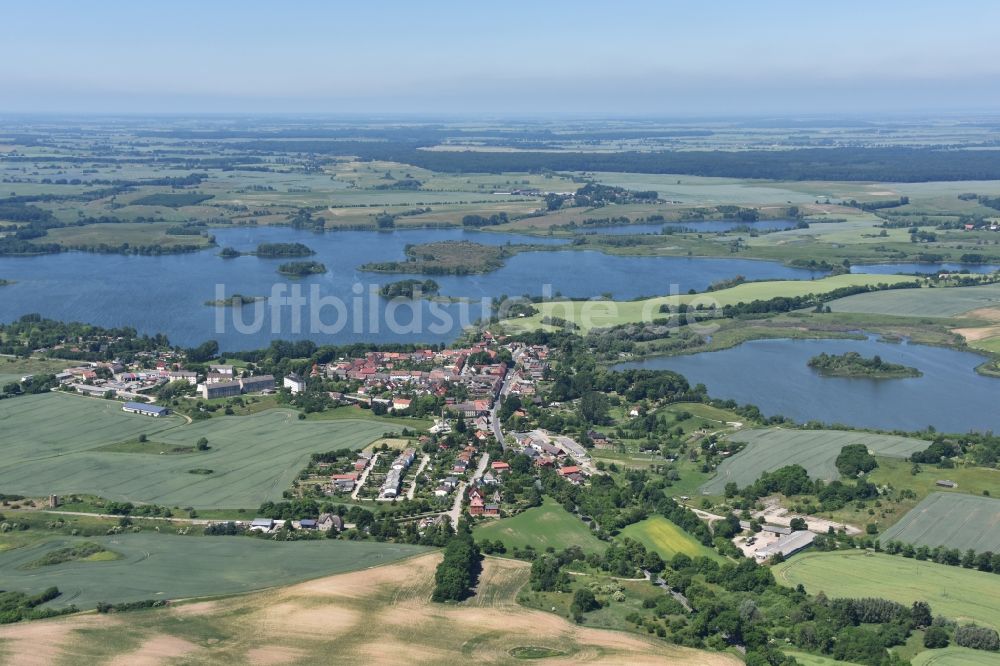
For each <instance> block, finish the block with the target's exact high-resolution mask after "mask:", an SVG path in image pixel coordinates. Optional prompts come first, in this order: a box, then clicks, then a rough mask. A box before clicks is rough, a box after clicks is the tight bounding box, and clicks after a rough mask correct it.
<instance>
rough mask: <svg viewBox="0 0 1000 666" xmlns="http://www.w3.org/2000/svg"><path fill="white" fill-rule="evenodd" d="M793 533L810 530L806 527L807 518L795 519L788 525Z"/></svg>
mask: <svg viewBox="0 0 1000 666" xmlns="http://www.w3.org/2000/svg"><path fill="white" fill-rule="evenodd" d="M788 526H789V527H790V528H791V529H792V531H793V532H801V531H802V530H805V529H808V527H807V526H806V521H805V518H799V517H795V518H792V521H791V522H790V523H789V525H788Z"/></svg>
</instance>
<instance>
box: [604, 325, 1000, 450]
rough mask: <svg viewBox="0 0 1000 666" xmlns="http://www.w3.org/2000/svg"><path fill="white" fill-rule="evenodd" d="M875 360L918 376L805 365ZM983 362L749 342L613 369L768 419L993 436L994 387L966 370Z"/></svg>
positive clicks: (997, 417)
mask: <svg viewBox="0 0 1000 666" xmlns="http://www.w3.org/2000/svg"><path fill="white" fill-rule="evenodd" d="M848 351H856V352H858V353H860V354H862V355H864V356H867V357H871V356H874V355H875V354H878V355H879V356H881V357H882V359H883V360H885V361H888V362H890V363H902V364H904V365H908V366H911V367H915V368H917V369H919V370H920V371H921V372H923V373H924V374H923V376H922V377H912V378H906V379H883V380H874V379H848V378H840V377H823V376H822V375H820V374H819V373H817V372H815V371H814V370H812V369H811V368H809V367H808V366H807V365H806V364H807V363H808V361H809V359H810V358H812V357H813V356H815V355H817V354H819V353H820V352H826V353H828V354H843V353H845V352H848ZM983 360H984V359H983V357H981V356H979V355H977V354H972V353H969V352H960V351H954V350H951V349H942V348H939V347H929V346H926V345H915V344H907V343H905V342H904V343H900V344H892V343H886V342H878V341H876V340H875V339H874V338H872V339H868V340H755V341H752V342H747V343H744V344H742V345H739V346H738V347H733V348H732V349H726V350H723V351H717V352H705V353H701V354H692V355H688V356H674V357H658V358H653V359H647V360H645V361H641V362H635V363H623V364H620V365H618V366H616V368H625V367H630V368H649V369H656V370H673V371H675V372H679V373H680V374H682V375H684V376H685V377H686V378H687V380H688V381H689V382H691V383H692V384H704V385H705V386H706V387H707V388H708V392H709V394H710V395H711V396H713V397H715V398H723V399H732V400H736V401H737V402H739V403H741V404H742V403H752V404H754V405H757V406H758V407H759V408H760V409H761V411H763V412H764V413H765V414H767V415H768V416H772V415H775V414H781V415H783V416H786V417H788V418H791V419H794V420H796V421H800V422H805V421H808V420H811V419H812V420H818V421H822V422H824V423H843V424H847V425H851V426H857V427H870V428H884V429H896V428H899V429H903V430H920V429H922V428H925V427H927V426H928V425H933V426H934V427H935V428H937V429H938V430H941V431H947V432H968V431H969V430H980V431H982V430H994V431H1000V410H997V408H996V401H997V396H998V395H1000V393H998V390H1000V380H998V379H993V378H990V377H984V376H982V375H978V374H976V373H975V371H974V370H973V369H974V368H975V367H976V366H977V365H979V364H980V363H982V362H983Z"/></svg>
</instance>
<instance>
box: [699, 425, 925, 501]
mask: <svg viewBox="0 0 1000 666" xmlns="http://www.w3.org/2000/svg"><path fill="white" fill-rule="evenodd" d="M731 439H732V440H734V441H737V442H746V443H747V445H746V447H745V448H744V449H743V450H742V451H740V452H739V453H738V454H736V455H735V456H733V457H732V458H728V459H727V460H724V461H723V462H722V464H721V465H719V468H718V471H717V473H716V475H715V477H713V478H712V479H711V480H709V481H708V482H706V483H705V484H704V485H702V487H701V491H702V492H703V493H705V494H707V495H719V494H722V492H723V491H724V490H725V487H726V484H727V483H729V482H731V481H732V482H735V483H736V485H737V486H739V487H740V488H743V487H744V486H748V485H750V484H751V483H753V482H754V481H756V480H757V479H759V478H760V475H761V474H763V473H764V472H772V471H774V470H776V469H780V468H781V467H784V466H786V465H802V467H804V468H805V469H806V471H807V472H809V476H810V477H812V478H814V479H823V480H826V481H832V480H833V479H838V478H840V473H839V472H838V471H837V466H836V464H835V461H836V459H837V455H838V454H839V453H840V450H841V449H842V448H844V447H845V446H847V445H848V444H864V445H865V446H867V447H868V448H869V449H870V450H872V451H874V452H875V455H879V456H886V457H890V458H906V457H908V456H909V455H910V454H911V453H914V452H915V451H922V450H924V449H926V448H927V447H928V445H929V444H930V442H925V441H923V440H920V439H913V438H910V437H897V436H895V435H877V434H872V433H866V432H849V431H843V430H789V429H784V428H764V429H758V430H747V431H745V432H738V433H735V434H734V435H732V436H731Z"/></svg>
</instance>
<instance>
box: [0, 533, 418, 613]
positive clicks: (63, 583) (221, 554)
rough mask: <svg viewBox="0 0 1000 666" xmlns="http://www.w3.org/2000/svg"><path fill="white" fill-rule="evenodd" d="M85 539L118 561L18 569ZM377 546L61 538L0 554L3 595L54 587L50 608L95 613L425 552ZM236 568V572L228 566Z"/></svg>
mask: <svg viewBox="0 0 1000 666" xmlns="http://www.w3.org/2000/svg"><path fill="white" fill-rule="evenodd" d="M83 541H90V542H94V543H97V544H99V545H101V546H104V547H105V548H106V549H108V550H111V551H114V552H116V553H120V554H121V555H122V556H123V557H121V558H120V559H117V560H110V561H90V562H88V561H82V560H78V561H72V562H65V563H63V564H56V565H52V566H45V567H38V568H23V567H24V565H26V564H29V563H31V562H33V561H35V560H38V558H39V557H41V556H42V555H44V554H45V553H48V552H51V551H54V550H56V549H58V548H65V547H67V546H72V545H74V544H78V543H81V542H83ZM426 551H427V549H426V548H422V547H420V546H409V545H405V544H390V543H378V542H361V541H358V542H353V541H331V540H329V539H323V540H316V541H290V542H276V541H269V540H266V539H254V538H250V537H196V536H177V535H167V534H154V533H152V532H143V533H138V534H120V535H115V536H101V537H86V539H83V538H74V537H58V538H54V539H49V540H46V541H44V542H41V543H38V544H35V545H31V546H25V547H23V548H15V549H13V550H9V551H6V552H3V553H0V589H4V590H17V591H20V592H27V593H29V594H37V593H39V592H41V591H42V590H44V589H45V588H47V587H49V586H51V585H55V586H56V587H58V588H59V590H60V591H61V592H62V595H61V596H60V597H58V598H57V599H55V600H54V601H52V602H51V603H50V604H49V606H51V607H55V608H59V607H65V606H69V605H70V604H75V605H76V606H78V607H79V608H81V609H86V608H93V606H94V605H95V604H96V603H97V602H98V601H108V602H123V601H140V600H143V599H183V598H189V597H204V596H214V595H225V594H237V593H241V592H249V591H250V590H259V589H263V588H266V587H274V586H278V585H285V584H288V583H293V582H297V581H301V580H306V579H308V578H315V577H318V576H325V575H329V574H334V573H340V572H343V571H351V570H354V569H363V568H366V567H371V566H376V565H379V564H385V563H387V562H392V561H395V560H398V559H400V558H403V557H408V556H410V555H414V554H418V553H422V552H426ZM234 562H239V566H233V564H234Z"/></svg>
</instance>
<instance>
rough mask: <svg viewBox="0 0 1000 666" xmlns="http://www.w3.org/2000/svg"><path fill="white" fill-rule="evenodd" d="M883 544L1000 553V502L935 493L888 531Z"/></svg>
mask: <svg viewBox="0 0 1000 666" xmlns="http://www.w3.org/2000/svg"><path fill="white" fill-rule="evenodd" d="M948 471H949V470H941V474H942V475H944V474H945V473H947V472H948ZM997 474H998V476H1000V472H997ZM882 541H883V542H886V541H903V542H906V543H912V544H914V545H918V546H932V547H933V546H948V547H949V548H957V549H959V550H961V551H965V550H967V549H969V548H971V549H972V550H974V551H976V552H977V553H984V552H987V551H988V552H991V553H995V552H997V551H1000V499H992V498H989V497H981V496H979V497H977V496H975V495H964V494H961V493H931V494H930V495H928V496H927V497H926V498H925V499H924V501H922V502H921V503H920V504H918V505H917V506H916V507H914V508H913V509H911V510H910V511H909V512H908V513H907V514H906V515H905V516H903V518H902V519H901V520H900V521H899V522H898V523H896V524H895V525H893V526H892V527H890V528H889V529H888V530H886V532H885V534H883V535H882Z"/></svg>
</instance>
